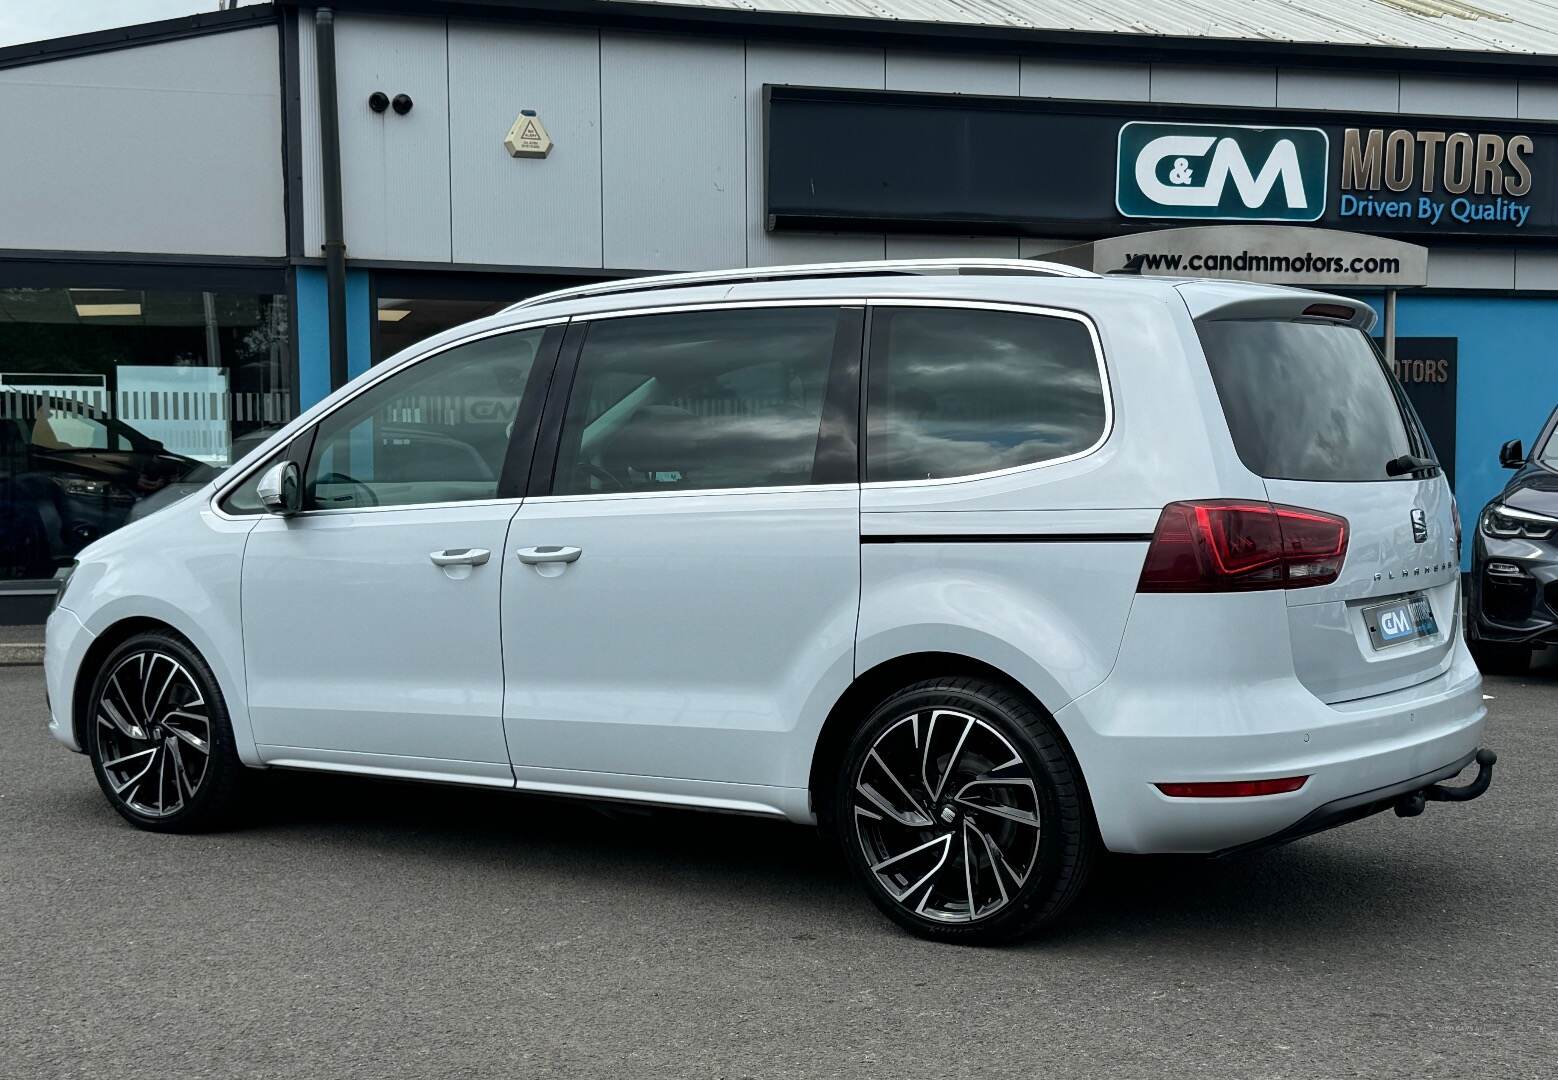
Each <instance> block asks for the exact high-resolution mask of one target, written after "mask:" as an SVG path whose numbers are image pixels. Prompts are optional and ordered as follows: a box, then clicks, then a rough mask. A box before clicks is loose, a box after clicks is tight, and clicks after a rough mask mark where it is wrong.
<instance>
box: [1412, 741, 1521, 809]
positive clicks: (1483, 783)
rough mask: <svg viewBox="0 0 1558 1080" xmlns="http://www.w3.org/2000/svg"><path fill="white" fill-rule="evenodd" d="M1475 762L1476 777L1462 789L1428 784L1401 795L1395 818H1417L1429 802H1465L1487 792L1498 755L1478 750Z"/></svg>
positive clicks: (1489, 751) (1490, 751)
mask: <svg viewBox="0 0 1558 1080" xmlns="http://www.w3.org/2000/svg"><path fill="white" fill-rule="evenodd" d="M1475 760H1476V762H1477V775H1476V776H1475V777H1474V778H1473V779H1472V782H1471V783H1469V784H1466V785H1464V786H1462V787H1445V786H1444V785H1443V784H1429V785H1428V786H1427V787H1425V788H1422V789H1420V790H1418V791H1414V792H1412V793H1410V794H1408V795H1403V796H1401V798H1400V799H1399V800H1398V801H1397V802H1396V816H1397V817H1417V815H1419V814H1421V813H1422V812H1423V808H1424V807H1425V806H1426V805H1428V804H1429V803H1431V802H1466V801H1467V800H1469V799H1475V798H1476V797H1477V796H1478V795H1481V794H1482V793H1483V792H1484V791H1487V790H1488V785H1489V784H1491V783H1493V763H1494V762H1496V761H1498V755H1497V754H1495V753H1494V752H1493V751H1492V750H1478V751H1477V757H1476V759H1475Z"/></svg>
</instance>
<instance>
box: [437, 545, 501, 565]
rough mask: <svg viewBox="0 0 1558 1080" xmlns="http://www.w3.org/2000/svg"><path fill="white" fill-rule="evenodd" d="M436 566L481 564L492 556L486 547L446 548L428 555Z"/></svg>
mask: <svg viewBox="0 0 1558 1080" xmlns="http://www.w3.org/2000/svg"><path fill="white" fill-rule="evenodd" d="M428 558H429V559H432V560H433V565H434V566H481V565H482V564H483V563H485V562H486V561H487V560H488V559H490V558H492V552H490V551H488V550H487V549H486V548H445V549H444V550H443V551H434V552H432V553H430V554H429V555H428Z"/></svg>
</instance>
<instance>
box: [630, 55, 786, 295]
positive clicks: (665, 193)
mask: <svg viewBox="0 0 1558 1080" xmlns="http://www.w3.org/2000/svg"><path fill="white" fill-rule="evenodd" d="M745 78H746V46H745V43H744V42H742V41H739V40H735V41H727V40H693V39H688V38H675V37H666V36H662V35H659V34H627V33H616V32H610V31H603V32H602V33H601V139H602V143H601V146H602V154H601V156H602V165H603V175H602V178H601V185H602V195H603V196H604V200H603V203H604V204H603V206H602V225H603V231H604V234H605V260H606V265H607V266H612V267H624V268H631V269H643V270H702V269H709V268H716V267H728V266H740V265H742V264H743V263H744V262H745V260H746V236H745V234H744V229H745V224H746V206H745V202H746V150H745V146H746V139H747V138H749V137H755V133H749V132H748V131H747V116H746V111H745V110H744V109H743V108H742V96H743V88H744V86H745Z"/></svg>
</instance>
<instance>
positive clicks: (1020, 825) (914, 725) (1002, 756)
mask: <svg viewBox="0 0 1558 1080" xmlns="http://www.w3.org/2000/svg"><path fill="white" fill-rule="evenodd" d="M853 780H854V785H853V792H852V803H853V805H852V811H853V815H854V822H855V835H856V837H857V838H858V840H859V843H860V848H861V851H862V852H863V854H864V856H865V861H866V864H867V866H868V868H869V870H870V873H871V875H872V876H873V877H874V878H875V879H876V881H877V883H878V884H879V885H880V886H881V887H882V889H883V890H884V891H885V892H886V893H887V895H888V896H890V897H892V899H893V900H894V901H895V902H896V903H897V904H899V905H900V906H902V907H903V908H904V909H905V910H907V911H909V912H912V913H913V914H914V915H917V916H920V917H922V918H926V919H930V920H933V921H936V922H945V923H971V922H977V921H979V920H982V919H986V918H989V917H990V916H992V915H994V914H995V913H997V912H999V911H1001V910H1002V909H1004V908H1005V907H1006V906H1007V905H1008V904H1010V903H1011V902H1012V901H1013V900H1014V899H1015V897H1016V895H1017V893H1018V892H1019V890H1021V889H1022V887H1023V885H1024V884H1025V883H1026V882H1027V881H1028V879H1029V876H1030V875H1031V874H1032V873H1033V872H1034V870H1035V868H1036V867H1037V865H1038V859H1039V834H1040V820H1039V818H1040V814H1039V794H1038V789H1037V787H1036V786H1035V784H1034V778H1033V772H1032V770H1031V769H1030V768H1029V766H1028V764H1027V763H1026V762H1025V761H1024V760H1023V757H1022V755H1021V754H1020V753H1019V752H1018V751H1017V749H1016V747H1014V746H1013V745H1012V743H1011V741H1010V740H1009V739H1007V738H1006V736H1004V735H1002V734H1001V732H1000V731H998V730H997V729H996V728H995V727H994V726H992V725H991V724H989V723H987V722H986V721H984V720H981V719H980V718H979V717H977V716H974V715H972V714H970V713H967V712H962V711H960V710H957V709H944V708H932V709H923V710H920V711H918V712H914V713H910V714H909V715H907V716H904V717H902V718H900V719H898V720H896V721H894V722H892V723H890V724H888V725H887V727H886V728H885V729H884V730H883V731H882V733H881V734H880V735H879V736H877V739H876V741H875V742H874V743H872V745H871V749H870V750H869V751H868V752H867V753H866V755H865V758H864V759H863V760H862V761H861V764H860V766H859V769H858V771H857V774H856V776H855V777H854V778H853Z"/></svg>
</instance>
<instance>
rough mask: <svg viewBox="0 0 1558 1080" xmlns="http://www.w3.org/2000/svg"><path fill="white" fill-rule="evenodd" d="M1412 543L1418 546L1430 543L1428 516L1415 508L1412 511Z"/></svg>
mask: <svg viewBox="0 0 1558 1080" xmlns="http://www.w3.org/2000/svg"><path fill="white" fill-rule="evenodd" d="M1412 541H1413V542H1414V543H1417V544H1425V543H1427V542H1428V515H1427V514H1425V513H1423V511H1421V510H1419V509H1416V508H1415V507H1414V508H1413V510H1412Z"/></svg>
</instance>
